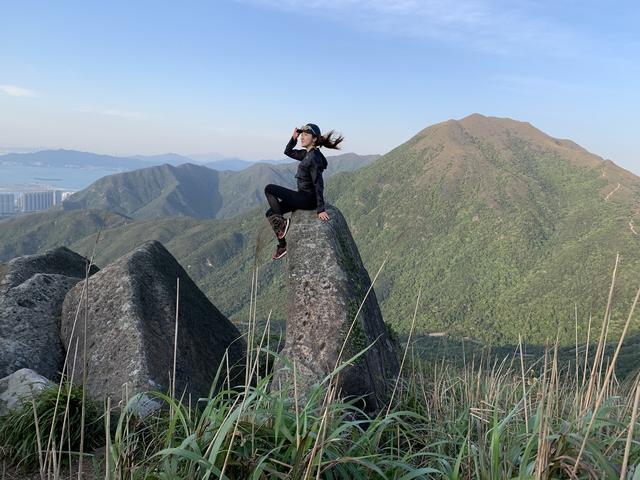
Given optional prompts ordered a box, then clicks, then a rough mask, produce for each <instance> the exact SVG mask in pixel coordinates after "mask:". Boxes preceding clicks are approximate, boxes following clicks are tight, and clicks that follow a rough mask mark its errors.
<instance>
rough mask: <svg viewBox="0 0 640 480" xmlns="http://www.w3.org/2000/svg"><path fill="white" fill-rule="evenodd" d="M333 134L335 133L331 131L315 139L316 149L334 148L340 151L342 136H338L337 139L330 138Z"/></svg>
mask: <svg viewBox="0 0 640 480" xmlns="http://www.w3.org/2000/svg"><path fill="white" fill-rule="evenodd" d="M334 134H335V131H333V130H331V131H330V132H329V133H327V134H325V135H320V137H319V138H318V137H316V147H327V148H334V149H336V150H340V147H339V146H338V145H340V143H341V142H342V141H343V140H344V137H343V136H342V135H338V137H337V138H331V137H332V136H333V135H334Z"/></svg>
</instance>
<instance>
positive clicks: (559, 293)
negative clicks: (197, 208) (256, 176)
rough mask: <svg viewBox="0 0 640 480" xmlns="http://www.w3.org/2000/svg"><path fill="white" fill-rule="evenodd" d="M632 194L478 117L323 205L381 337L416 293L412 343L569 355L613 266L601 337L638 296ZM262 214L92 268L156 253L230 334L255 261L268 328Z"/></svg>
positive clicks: (621, 178)
mask: <svg viewBox="0 0 640 480" xmlns="http://www.w3.org/2000/svg"><path fill="white" fill-rule="evenodd" d="M262 181H264V180H262ZM639 195H640V179H639V178H638V177H636V176H635V175H633V174H632V173H630V172H628V171H626V170H624V169H622V168H620V167H618V166H616V165H615V164H614V163H613V162H611V161H608V160H604V159H602V158H600V157H598V156H596V155H593V154H591V153H589V152H587V151H586V150H584V149H583V148H581V147H580V146H578V145H576V144H575V143H573V142H571V141H568V140H560V139H555V138H552V137H550V136H548V135H546V134H544V133H543V132H541V131H539V130H537V129H535V128H534V127H532V126H531V125H530V124H528V123H524V122H517V121H514V120H510V119H503V118H493V117H484V116H481V115H471V116H469V117H466V118H464V119H462V120H458V121H456V120H449V121H446V122H443V123H440V124H437V125H433V126H430V127H428V128H425V129H424V130H422V131H420V132H418V133H417V134H416V135H415V136H413V137H412V138H410V139H409V140H407V141H406V142H405V143H403V144H401V145H399V146H398V147H396V148H395V149H393V150H391V151H390V152H388V153H387V154H385V155H383V156H382V157H379V158H377V159H376V160H375V161H373V162H372V163H370V164H369V165H366V166H364V167H362V168H360V169H358V170H356V171H353V172H342V173H339V174H336V175H333V176H332V177H331V178H330V179H329V180H328V181H327V182H326V200H327V201H328V202H329V203H332V204H334V205H336V206H337V207H338V208H340V210H341V211H342V212H343V213H344V215H345V217H346V219H347V221H348V223H349V226H350V228H351V230H352V233H353V236H354V239H355V240H356V242H357V244H358V247H359V249H360V253H361V255H362V258H363V261H364V263H365V266H366V267H367V269H368V270H369V274H370V276H371V277H372V278H373V277H374V276H375V274H376V272H377V271H378V268H379V267H380V266H381V265H382V264H383V261H385V259H386V263H385V264H384V267H383V269H382V271H381V273H380V276H379V278H378V280H377V281H376V285H375V289H376V294H377V296H378V299H379V300H380V302H381V308H382V311H383V315H384V317H385V320H386V321H387V322H388V323H391V324H392V325H394V326H395V328H396V329H397V330H399V331H405V332H406V331H407V330H408V328H409V325H410V323H411V319H412V316H413V312H414V308H415V302H416V297H417V294H418V290H419V289H420V288H421V289H422V294H421V299H420V305H419V308H418V311H417V316H416V324H417V327H418V333H420V334H425V335H426V334H429V333H440V332H446V333H448V334H450V335H452V336H453V337H457V338H461V337H474V338H478V339H481V340H484V341H488V342H493V343H500V344H513V343H516V342H517V340H518V335H519V334H522V335H523V336H524V338H525V340H527V341H529V342H534V343H544V342H545V341H547V340H551V341H552V340H554V339H555V338H556V335H559V338H560V340H561V342H562V343H563V344H571V343H573V341H574V336H575V328H576V327H575V311H576V308H577V313H578V335H579V336H580V337H581V338H583V339H584V338H586V335H587V324H588V319H589V316H592V319H593V327H594V328H597V327H598V325H599V324H600V323H601V322H602V317H603V315H604V309H605V306H606V302H607V295H608V290H609V285H610V282H611V274H612V271H613V267H614V263H615V258H616V254H617V253H619V254H620V264H619V267H618V278H617V283H616V288H615V290H614V297H613V307H614V308H613V311H612V325H611V328H610V330H609V332H610V335H612V336H614V335H615V334H617V333H619V332H620V330H621V328H622V323H623V321H624V320H625V319H626V315H627V314H628V310H629V306H630V304H631V301H632V299H633V296H634V294H635V292H636V289H637V288H638V287H639V286H640V282H638V277H637V275H636V273H635V272H637V271H638V267H639V266H640V265H639V262H640V243H639V242H640V238H638V234H640V225H638V228H636V224H635V223H634V221H635V220H638V219H637V218H636V215H637V214H638V213H639V212H640V211H639V210H638V207H637V205H638V200H639ZM265 208H266V204H264V205H261V206H260V207H257V208H255V209H254V210H251V211H249V212H247V213H244V214H242V215H239V216H236V217H234V218H229V219H220V220H204V221H202V220H195V219H186V218H185V219H180V220H176V219H156V220H146V221H133V222H131V221H128V222H123V223H121V224H118V225H114V226H110V227H108V228H105V229H103V231H102V232H101V236H100V241H99V242H98V245H97V249H96V251H97V259H98V260H97V263H98V265H99V266H100V265H103V264H105V263H107V262H109V261H111V260H113V259H114V258H116V257H117V256H118V255H120V254H122V253H124V252H126V251H128V250H129V249H131V248H132V247H133V246H135V245H136V244H137V243H140V242H141V241H143V240H147V239H150V238H157V239H159V240H161V241H163V242H164V243H165V244H166V246H167V248H168V249H169V250H170V251H171V252H172V253H173V254H174V255H175V256H176V257H177V258H178V259H179V260H180V262H181V263H182V264H183V265H185V268H186V269H187V270H188V271H189V273H190V274H191V275H192V276H193V278H194V279H195V280H196V281H197V282H198V283H199V285H200V286H201V287H202V288H203V289H204V290H205V291H206V292H207V293H208V295H209V296H210V298H211V300H212V301H213V302H214V304H215V305H216V306H218V307H219V308H220V309H221V311H223V312H224V313H225V314H226V315H228V316H229V317H230V318H231V319H232V320H234V321H236V322H239V323H241V322H243V321H246V319H247V318H248V310H249V296H250V291H251V271H252V268H253V265H254V261H255V262H256V264H257V265H258V271H259V280H258V302H257V306H258V307H257V312H258V316H260V317H262V318H266V317H267V316H268V315H269V312H271V318H272V319H281V318H283V317H284V314H285V312H284V304H285V303H284V301H283V300H284V295H285V293H286V292H285V291H284V275H283V271H284V267H285V265H286V263H285V262H272V261H271V260H270V255H271V253H272V249H273V248H274V247H275V240H274V237H273V233H272V232H271V231H270V229H269V226H268V223H267V222H266V219H265V217H264V213H263V211H264V209H265ZM638 221H640V220H638ZM2 226H3V223H2V222H0V230H1V229H2ZM94 244H95V235H88V236H85V237H84V238H80V237H78V238H77V239H75V241H73V242H71V243H66V245H68V246H70V248H72V249H74V250H77V251H79V252H80V253H83V254H89V253H90V252H91V250H92V249H93V247H94ZM34 248H35V247H34ZM632 330H633V332H635V333H637V332H638V331H639V330H640V327H639V326H638V325H637V322H636V323H635V324H633V325H632ZM592 335H593V332H592Z"/></svg>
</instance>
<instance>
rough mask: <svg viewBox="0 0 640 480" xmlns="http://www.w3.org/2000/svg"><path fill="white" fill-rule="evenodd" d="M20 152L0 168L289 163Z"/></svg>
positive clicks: (1, 158) (236, 167) (2, 160)
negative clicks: (10, 166)
mask: <svg viewBox="0 0 640 480" xmlns="http://www.w3.org/2000/svg"><path fill="white" fill-rule="evenodd" d="M23 150H24V151H21V152H10V153H4V154H3V152H2V150H0V165H3V164H4V165H25V166H36V167H56V168H64V167H67V168H101V169H110V170H113V171H114V172H124V171H130V170H135V169H138V168H144V167H148V166H150V165H163V164H168V165H174V166H178V165H181V164H184V163H196V164H200V165H204V166H206V167H209V168H212V169H214V170H220V171H223V170H231V171H240V170H244V169H245V168H248V167H250V166H251V165H255V164H256V163H268V164H274V165H281V164H283V163H288V162H289V161H290V159H288V158H286V159H285V158H284V157H283V158H282V159H276V160H260V161H259V162H258V161H250V160H241V159H239V158H233V157H231V158H230V157H224V156H222V155H220V154H213V153H212V154H193V155H189V156H185V155H180V154H177V153H166V154H162V155H132V156H128V157H118V156H113V155H101V154H97V153H91V152H81V151H78V150H64V149H59V150H38V151H30V150H28V149H23ZM349 155H355V154H349Z"/></svg>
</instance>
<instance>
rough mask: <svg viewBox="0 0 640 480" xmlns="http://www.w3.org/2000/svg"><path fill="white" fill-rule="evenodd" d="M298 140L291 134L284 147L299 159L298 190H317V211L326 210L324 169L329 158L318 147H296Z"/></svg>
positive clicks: (288, 152) (293, 156)
mask: <svg viewBox="0 0 640 480" xmlns="http://www.w3.org/2000/svg"><path fill="white" fill-rule="evenodd" d="M297 142H298V140H297V139H296V138H294V137H293V135H292V136H291V140H289V143H287V146H286V147H285V149H284V153H285V155H287V156H289V157H291V158H294V159H296V160H298V161H299V162H300V163H299V164H298V171H297V172H296V175H295V176H296V179H297V181H298V191H304V192H315V194H316V212H317V213H320V212H324V196H323V192H324V181H323V179H322V171H323V170H325V169H326V168H327V165H328V163H327V159H326V158H325V156H324V154H323V153H322V152H321V151H320V149H318V148H317V147H314V148H312V149H311V150H308V151H307V149H305V148H299V149H298V148H296V149H294V148H293V147H295V146H296V143H297Z"/></svg>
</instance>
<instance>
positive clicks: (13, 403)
mask: <svg viewBox="0 0 640 480" xmlns="http://www.w3.org/2000/svg"><path fill="white" fill-rule="evenodd" d="M49 385H54V383H53V382H51V381H49V380H48V379H46V378H44V377H43V376H42V375H38V373H36V372H34V371H33V370H29V369H28V368H21V369H20V370H18V371H16V372H14V373H12V374H11V375H7V376H6V377H4V378H0V417H2V416H3V415H6V414H7V413H8V412H9V411H10V410H13V409H14V408H17V407H18V406H20V403H22V402H23V401H25V400H28V399H29V398H30V397H31V396H32V395H34V394H35V393H36V392H38V391H40V390H42V389H43V388H44V387H46V386H49Z"/></svg>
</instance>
